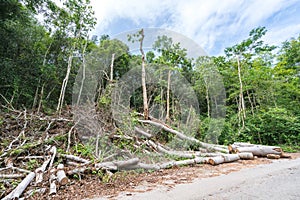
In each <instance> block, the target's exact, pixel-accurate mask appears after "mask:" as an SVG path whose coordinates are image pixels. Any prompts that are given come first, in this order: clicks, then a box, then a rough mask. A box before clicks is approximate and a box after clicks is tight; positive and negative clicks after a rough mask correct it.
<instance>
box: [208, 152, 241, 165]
mask: <svg viewBox="0 0 300 200" xmlns="http://www.w3.org/2000/svg"><path fill="white" fill-rule="evenodd" d="M239 159H240V157H239V155H238V154H226V155H221V156H216V157H211V158H209V159H208V163H209V164H211V165H218V164H221V163H227V162H233V161H237V160H239Z"/></svg>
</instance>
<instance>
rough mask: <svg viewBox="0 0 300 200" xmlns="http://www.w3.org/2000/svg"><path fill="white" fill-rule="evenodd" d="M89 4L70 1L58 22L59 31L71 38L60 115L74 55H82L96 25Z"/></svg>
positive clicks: (74, 0)
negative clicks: (77, 52) (86, 40)
mask: <svg viewBox="0 0 300 200" xmlns="http://www.w3.org/2000/svg"><path fill="white" fill-rule="evenodd" d="M89 4H90V1H89V0H84V1H82V0H69V1H67V2H65V4H64V5H65V9H64V10H61V13H60V18H58V20H57V21H56V24H57V27H58V28H59V31H63V32H65V34H66V35H68V36H69V37H70V46H69V51H68V53H69V56H68V64H67V71H66V75H65V78H64V79H63V82H62V86H61V91H60V95H59V99H58V105H57V108H56V110H57V112H58V113H60V112H61V108H62V106H63V103H64V98H65V93H66V88H67V84H68V81H69V76H70V72H71V68H72V62H73V57H74V55H73V54H74V52H75V51H76V50H77V51H79V52H81V53H82V49H80V47H82V46H84V45H81V43H82V42H85V38H87V36H88V33H89V31H91V30H92V28H93V27H94V25H95V17H94V11H93V10H92V7H91V6H90V5H89Z"/></svg>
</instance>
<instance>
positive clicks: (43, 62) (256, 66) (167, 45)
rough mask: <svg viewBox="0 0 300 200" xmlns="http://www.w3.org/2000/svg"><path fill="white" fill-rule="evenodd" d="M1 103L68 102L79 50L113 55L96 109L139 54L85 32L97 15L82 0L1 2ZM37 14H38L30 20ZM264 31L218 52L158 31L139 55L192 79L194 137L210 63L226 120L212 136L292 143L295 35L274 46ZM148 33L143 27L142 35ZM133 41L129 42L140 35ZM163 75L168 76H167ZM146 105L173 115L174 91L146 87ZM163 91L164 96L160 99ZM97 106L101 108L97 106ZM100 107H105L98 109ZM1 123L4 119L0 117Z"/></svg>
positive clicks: (297, 133)
mask: <svg viewBox="0 0 300 200" xmlns="http://www.w3.org/2000/svg"><path fill="white" fill-rule="evenodd" d="M0 9H1V11H0V13H1V23H0V38H1V47H0V48H1V51H0V59H1V62H0V65H1V67H0V70H1V71H0V72H1V73H0V82H1V85H0V96H1V98H0V103H1V105H2V109H1V110H2V111H1V112H8V111H9V109H8V108H14V109H25V108H26V109H28V110H32V111H34V112H36V113H45V114H47V115H53V114H58V113H61V112H62V110H65V109H67V108H68V107H67V105H71V104H72V92H73V85H74V83H75V79H76V76H77V74H78V71H79V69H80V68H81V66H82V65H83V63H84V62H85V61H84V60H85V55H88V54H91V53H92V54H97V53H98V54H102V55H107V60H106V61H105V62H106V64H107V65H108V66H109V65H110V64H111V61H112V54H117V55H121V56H118V57H117V58H116V59H115V60H114V61H113V62H114V71H113V73H112V74H111V72H110V71H106V72H105V73H106V75H107V78H105V77H104V78H103V80H101V82H102V85H101V86H100V87H102V88H100V89H99V95H98V97H97V98H95V102H96V103H97V106H98V107H101V106H104V107H105V106H107V105H106V104H107V103H109V101H110V99H109V98H110V96H109V95H108V93H107V91H108V89H107V88H108V87H109V85H110V82H112V81H116V80H118V79H119V78H120V77H122V76H123V75H124V74H125V73H126V72H128V71H129V70H130V68H131V66H133V65H132V63H138V64H142V59H141V56H140V55H136V54H132V53H130V52H129V47H128V46H126V44H124V43H123V42H121V41H119V40H116V39H110V37H109V36H108V35H105V34H102V35H101V36H99V37H98V38H99V39H98V38H97V37H93V38H92V39H91V37H90V36H89V32H90V31H91V30H92V29H93V28H94V26H95V23H96V19H95V18H94V15H93V14H94V13H93V10H92V7H91V6H90V5H89V1H88V0H87V1H80V0H70V1H67V2H66V3H65V5H64V7H63V8H62V7H59V6H57V5H56V4H55V3H54V2H52V1H48V0H39V1H38V3H37V1H30V0H23V1H18V0H5V1H1V6H0ZM37 16H43V17H40V18H42V19H43V20H39V21H38V20H37ZM266 32H267V30H266V29H265V28H264V27H258V28H254V29H253V30H252V31H251V32H250V34H249V37H248V38H246V39H245V40H243V41H241V42H239V43H238V44H236V45H234V46H232V47H228V48H226V49H225V50H224V56H212V57H208V56H200V57H199V58H198V59H196V60H191V59H189V58H188V57H187V54H186V49H184V48H182V47H181V46H180V44H176V43H173V42H172V38H169V37H168V36H163V37H160V38H158V39H157V41H156V42H155V44H153V49H154V50H155V51H156V53H153V51H148V52H147V53H146V55H145V56H144V57H145V59H144V62H145V65H146V68H147V65H151V64H153V65H155V64H164V65H165V66H168V67H166V68H165V69H161V68H157V71H159V70H160V71H164V73H165V72H169V75H170V76H171V73H170V72H171V71H173V72H174V71H176V73H180V74H181V75H183V76H184V77H185V78H186V80H188V81H189V83H190V84H191V85H192V87H193V89H194V91H195V93H196V95H197V98H198V102H199V110H200V111H201V112H200V115H199V116H198V118H199V124H198V125H197V126H198V127H197V128H196V130H195V131H196V132H197V133H196V136H197V137H198V138H199V139H203V138H204V137H205V132H206V129H207V128H208V127H207V124H209V123H211V121H212V120H217V119H215V118H214V117H213V116H212V115H213V113H212V110H213V109H212V108H211V107H212V106H214V104H213V101H214V99H213V96H212V95H211V94H208V91H209V88H210V87H212V85H213V83H212V82H211V79H212V77H211V76H208V75H207V73H206V72H207V71H208V70H209V68H210V66H216V69H217V70H218V72H219V73H220V74H221V76H222V78H223V82H224V87H225V91H226V103H225V105H226V118H225V124H224V128H223V130H221V134H220V135H218V138H217V140H216V141H218V143H220V144H228V143H231V142H234V141H237V140H239V141H250V142H253V143H261V144H285V145H288V146H294V145H296V146H297V145H299V142H300V111H299V103H300V79H299V78H300V36H299V37H298V38H291V39H290V40H288V41H283V42H282V45H281V46H270V45H268V44H265V43H264V41H263V40H262V37H263V36H264V35H265V33H266ZM146 34H147V33H145V35H146ZM140 40H141V39H139V40H138V39H137V40H136V41H140ZM162 77H164V78H165V81H167V79H168V76H167V74H164V75H163V76H162ZM147 94H148V96H151V95H152V96H154V98H153V99H152V100H149V106H150V104H153V103H155V102H157V101H160V103H163V104H165V105H167V106H166V110H165V113H166V114H165V116H164V117H163V118H164V119H163V118H162V119H163V120H165V121H167V122H170V124H172V123H173V122H174V121H176V113H177V112H178V110H177V108H176V105H175V104H176V101H175V100H174V99H175V97H173V96H172V92H171V93H170V92H169V89H168V88H164V90H163V89H160V90H157V88H155V86H153V85H152V86H151V85H149V86H148V90H147ZM167 96H168V97H167ZM130 104H131V105H130V106H131V108H132V110H135V111H138V112H143V99H142V94H141V91H137V92H136V93H135V95H134V98H132V99H131V102H130ZM100 109H101V108H100ZM102 111H103V112H109V111H107V110H105V109H102ZM0 123H3V121H1V118H0Z"/></svg>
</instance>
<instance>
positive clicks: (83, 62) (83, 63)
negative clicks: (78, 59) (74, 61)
mask: <svg viewBox="0 0 300 200" xmlns="http://www.w3.org/2000/svg"><path fill="white" fill-rule="evenodd" d="M87 43H88V38H87V39H86V42H85V45H84V47H83V51H82V80H81V85H80V90H79V94H78V98H77V105H79V101H80V98H81V94H82V89H83V84H84V81H85V69H86V66H85V50H86V47H87Z"/></svg>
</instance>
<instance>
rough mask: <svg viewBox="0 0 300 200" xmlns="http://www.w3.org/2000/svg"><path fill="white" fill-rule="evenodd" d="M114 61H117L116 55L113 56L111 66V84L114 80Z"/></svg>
mask: <svg viewBox="0 0 300 200" xmlns="http://www.w3.org/2000/svg"><path fill="white" fill-rule="evenodd" d="M114 61H115V54H114V53H113V54H111V64H110V82H111V83H112V81H113V79H114Z"/></svg>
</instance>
